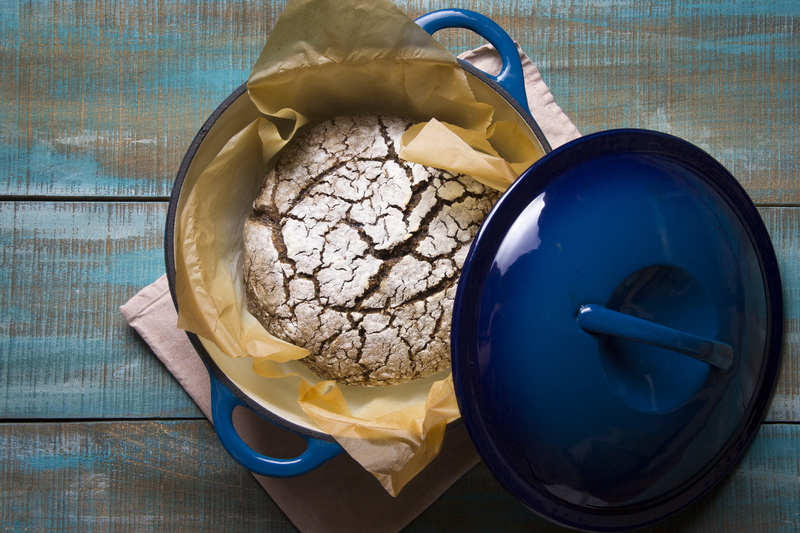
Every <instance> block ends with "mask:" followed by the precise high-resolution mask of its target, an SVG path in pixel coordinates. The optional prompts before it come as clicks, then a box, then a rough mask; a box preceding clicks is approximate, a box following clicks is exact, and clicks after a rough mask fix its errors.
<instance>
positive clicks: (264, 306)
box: [244, 115, 500, 386]
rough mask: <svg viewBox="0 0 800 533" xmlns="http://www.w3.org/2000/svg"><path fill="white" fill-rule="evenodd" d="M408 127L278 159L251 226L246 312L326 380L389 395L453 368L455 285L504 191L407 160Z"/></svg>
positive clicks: (372, 129)
mask: <svg viewBox="0 0 800 533" xmlns="http://www.w3.org/2000/svg"><path fill="white" fill-rule="evenodd" d="M412 124H413V122H411V121H408V120H405V119H402V118H398V117H393V116H382V115H381V116H376V115H363V116H358V117H337V118H335V119H333V120H331V121H328V122H324V123H322V124H319V125H317V126H315V127H314V128H312V129H310V130H309V131H308V132H307V133H306V134H304V135H302V136H301V137H299V138H298V139H296V140H294V141H293V142H292V143H290V144H289V145H288V146H287V147H286V149H285V150H284V151H283V152H282V153H281V155H280V157H279V158H278V160H277V162H276V164H275V166H274V167H273V168H272V169H271V170H270V171H269V172H268V173H267V175H266V177H265V179H264V183H263V185H262V187H261V190H260V191H259V193H258V197H257V198H256V200H255V202H254V204H253V211H252V213H251V214H250V215H249V216H248V218H247V220H246V221H245V227H244V280H245V286H246V289H247V290H246V295H247V307H248V310H249V311H250V313H251V314H253V316H255V317H256V318H257V319H258V320H259V322H261V323H262V324H263V325H264V327H265V328H266V330H267V331H269V332H270V334H272V335H274V336H275V337H277V338H280V339H283V340H285V341H288V342H291V343H293V344H296V345H297V346H300V347H303V348H305V349H307V350H308V351H309V355H308V356H307V357H305V358H304V359H302V361H303V362H304V363H305V364H306V365H307V366H308V367H309V368H310V369H311V370H312V372H314V373H315V374H317V375H318V376H319V377H321V378H323V379H331V380H334V381H337V382H339V383H342V384H348V385H371V386H379V385H393V384H397V383H404V382H407V381H411V380H413V379H418V378H422V377H425V376H428V375H430V374H432V373H435V372H438V371H440V370H445V369H447V368H449V366H450V348H449V346H450V345H449V338H450V321H451V316H452V310H453V299H454V298H455V293H456V287H457V284H458V275H459V272H460V270H461V267H462V265H463V263H464V259H465V258H466V254H467V252H468V250H469V246H470V244H471V242H472V238H473V237H474V236H475V233H476V232H477V230H478V228H479V227H480V225H481V222H482V221H483V219H484V218H485V217H486V215H487V214H488V212H489V210H490V209H491V207H492V205H493V204H494V202H495V201H496V200H497V198H498V197H499V194H500V193H499V192H497V191H494V190H492V189H489V188H488V187H485V186H484V185H482V184H481V183H479V182H477V181H475V180H474V179H472V178H470V177H469V176H465V175H457V176H454V175H452V174H450V173H448V172H445V171H442V170H438V169H434V168H431V167H426V166H423V165H419V164H416V163H410V162H408V161H404V160H402V159H400V158H399V157H398V156H397V151H396V148H395V147H397V146H399V140H400V136H401V135H402V134H403V133H404V132H405V130H406V129H407V128H408V127H409V126H411V125H412Z"/></svg>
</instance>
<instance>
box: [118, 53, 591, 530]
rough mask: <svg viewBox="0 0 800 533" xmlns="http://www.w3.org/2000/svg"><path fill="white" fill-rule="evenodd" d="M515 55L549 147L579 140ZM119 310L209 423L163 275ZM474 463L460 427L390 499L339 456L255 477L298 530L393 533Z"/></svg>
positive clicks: (202, 376) (483, 63) (271, 442)
mask: <svg viewBox="0 0 800 533" xmlns="http://www.w3.org/2000/svg"><path fill="white" fill-rule="evenodd" d="M519 51H520V57H521V59H522V66H523V72H524V73H525V79H526V91H527V96H528V105H529V107H530V109H531V113H532V115H533V117H534V119H535V120H536V122H537V123H538V124H539V127H540V128H541V129H542V132H543V133H544V135H545V137H546V138H547V140H548V141H549V142H550V145H551V146H552V147H553V148H554V149H555V148H556V147H558V146H560V145H562V144H564V143H565V142H567V141H570V140H572V139H574V138H577V137H579V136H580V133H578V130H577V129H576V128H575V126H574V125H573V124H572V122H571V121H570V120H569V118H568V117H567V116H566V115H565V114H564V112H563V111H562V110H561V108H560V107H559V106H558V104H556V102H555V100H554V99H553V96H552V94H550V90H549V89H548V88H547V85H545V83H544V81H543V80H542V77H541V75H540V74H539V70H538V69H537V68H536V66H535V65H534V64H533V63H531V61H530V59H528V57H527V56H526V55H525V54H524V53H523V52H522V50H521V49H520V50H519ZM460 58H461V59H464V60H465V61H468V62H469V63H472V64H473V65H475V66H476V67H477V68H479V69H481V70H483V71H484V72H488V73H490V74H496V73H497V72H499V70H500V59H499V56H498V55H497V53H496V52H495V51H494V49H493V48H492V47H491V45H486V46H483V47H481V48H478V49H476V50H472V51H470V52H466V53H464V54H462V55H461V56H460ZM120 311H121V312H122V314H123V315H124V316H125V319H126V320H127V321H128V323H129V324H130V325H131V326H132V327H133V328H134V329H135V330H136V331H137V332H138V333H139V335H140V336H141V337H142V338H143V339H144V340H145V342H147V344H148V345H149V346H150V347H151V348H152V350H153V352H154V353H155V354H156V356H157V357H158V358H159V359H160V360H161V361H162V362H163V363H164V365H165V366H166V367H167V370H169V371H170V372H171V373H172V375H174V376H175V378H176V379H177V380H178V382H179V383H180V384H181V386H182V387H183V388H184V389H186V392H188V393H189V395H190V396H191V397H192V399H193V400H194V401H195V402H196V403H197V405H198V406H199V407H200V409H201V410H202V411H203V414H205V415H206V417H208V419H209V420H211V398H210V395H211V393H210V383H209V378H208V373H207V372H206V368H205V366H204V365H203V362H202V360H201V359H200V356H199V355H198V354H197V352H195V351H194V348H193V347H192V345H191V343H190V342H189V339H188V338H187V337H186V334H185V333H184V332H183V331H182V330H179V329H177V328H176V326H175V324H176V322H177V313H176V312H175V308H174V306H173V304H172V298H171V296H170V294H169V288H168V286H167V278H166V276H162V277H160V278H159V279H158V280H157V281H155V282H154V283H153V284H151V285H148V286H147V287H145V288H144V289H142V290H141V291H140V292H139V293H138V294H136V296H134V297H133V298H131V299H130V300H129V301H128V302H127V303H126V304H125V305H123V306H122V307H120ZM212 422H213V421H212ZM234 425H235V427H236V428H237V431H238V432H239V435H240V436H241V437H242V439H244V441H245V442H247V443H248V444H249V445H250V446H251V447H252V448H253V449H254V450H256V451H257V452H260V453H264V454H266V455H272V456H275V457H293V456H296V455H299V454H300V453H302V451H303V450H304V448H305V442H304V441H303V440H302V439H301V438H300V437H298V436H297V435H294V434H293V433H290V432H288V431H286V430H284V429H281V428H278V427H276V426H274V425H273V424H271V423H270V422H267V421H266V420H264V419H262V418H261V417H260V416H258V415H256V414H255V413H253V412H251V411H249V410H247V409H238V408H237V409H236V410H235V411H234ZM479 460H480V458H479V457H478V454H477V452H476V451H475V448H474V447H473V446H472V443H471V442H470V440H469V437H468V435H467V433H466V431H465V429H464V426H463V425H462V426H459V427H457V428H454V429H452V430H450V431H449V432H448V434H447V436H446V438H445V441H444V445H443V447H442V451H441V453H440V454H439V456H438V457H437V458H436V459H434V460H433V462H431V463H430V464H429V465H428V466H427V467H426V468H425V469H424V470H423V471H422V472H421V473H420V474H419V475H417V476H416V477H415V478H414V479H413V480H412V481H411V482H410V483H409V484H408V485H406V487H405V488H404V489H403V490H402V491H401V492H400V494H399V495H398V496H397V497H392V496H390V495H389V494H388V493H387V492H386V490H385V489H384V488H383V486H381V484H380V483H379V482H378V481H377V479H375V477H373V476H372V475H371V474H370V473H368V472H367V471H366V470H364V469H363V468H362V467H361V466H360V465H359V464H358V463H356V462H355V461H354V460H353V459H351V458H350V457H349V456H348V455H347V454H344V453H343V454H341V455H339V456H338V457H336V458H334V459H332V460H331V461H329V462H328V463H326V464H325V465H323V466H321V467H320V468H318V469H316V470H314V471H313V472H310V473H308V474H305V475H303V476H299V477H296V478H288V479H278V478H268V477H264V476H258V475H256V476H255V477H256V479H257V480H258V482H259V483H260V484H261V485H262V486H263V487H264V489H266V491H267V492H268V493H269V495H270V497H272V499H273V500H274V501H275V503H277V504H278V506H279V507H280V508H281V509H282V510H283V512H284V513H286V516H287V517H288V518H289V519H290V520H291V521H292V522H293V523H294V525H295V526H297V528H298V529H300V530H301V531H303V532H305V533H317V532H323V531H324V532H331V533H336V532H342V533H344V532H348V533H358V532H365V533H366V532H370V533H381V532H386V533H394V532H397V531H400V530H401V529H403V528H404V527H405V526H406V525H408V524H409V523H410V522H411V521H412V520H413V519H414V518H416V517H417V516H418V515H419V514H420V513H421V512H422V511H424V510H425V509H426V508H427V507H428V506H430V505H431V504H432V503H433V502H434V501H436V499H437V498H439V496H441V495H442V494H443V493H444V492H445V491H446V490H447V489H448V488H449V487H450V486H451V485H452V484H453V483H454V482H455V481H456V480H458V479H459V478H460V477H461V476H462V475H464V474H465V473H466V472H467V471H468V470H469V469H470V468H472V467H473V466H475V465H476V464H477V463H478V461H479Z"/></svg>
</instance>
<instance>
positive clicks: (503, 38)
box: [414, 9, 531, 115]
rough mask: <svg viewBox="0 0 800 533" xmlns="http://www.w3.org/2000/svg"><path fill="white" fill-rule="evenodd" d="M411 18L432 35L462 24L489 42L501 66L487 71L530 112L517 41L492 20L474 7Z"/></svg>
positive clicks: (445, 10) (462, 26)
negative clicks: (474, 9)
mask: <svg viewBox="0 0 800 533" xmlns="http://www.w3.org/2000/svg"><path fill="white" fill-rule="evenodd" d="M414 22H416V23H417V24H418V25H419V26H420V27H421V28H422V29H423V30H425V31H426V32H428V33H429V34H431V35H433V34H434V33H436V32H437V31H439V30H441V29H444V28H465V29H468V30H472V31H474V32H475V33H477V34H478V35H480V36H481V37H483V38H484V39H486V40H487V41H489V42H490V43H492V46H494V47H495V48H496V49H497V52H498V53H499V54H500V59H501V60H502V61H503V68H502V69H501V70H500V74H498V75H497V76H492V75H490V74H486V75H487V76H489V78H491V79H493V80H494V81H496V82H497V84H498V85H500V87H502V88H503V89H504V90H505V91H506V92H507V93H508V94H509V95H510V96H511V97H512V98H513V99H514V100H516V101H517V103H518V104H519V105H520V106H522V108H523V109H524V110H525V112H526V113H528V114H529V115H530V114H531V110H530V108H529V107H528V97H527V94H526V93H525V76H524V75H523V73H522V61H521V60H520V57H519V52H518V51H517V45H516V44H515V43H514V40H513V39H512V38H511V37H510V36H509V35H508V34H507V33H506V32H505V31H504V30H503V28H501V27H500V26H499V25H498V24H497V23H496V22H495V21H493V20H492V19H490V18H488V17H486V16H484V15H481V14H480V13H475V12H474V11H467V10H465V9H442V10H439V11H433V12H431V13H428V14H427V15H422V16H421V17H419V18H418V19H416V20H415V21H414Z"/></svg>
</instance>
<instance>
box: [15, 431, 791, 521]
mask: <svg viewBox="0 0 800 533" xmlns="http://www.w3.org/2000/svg"><path fill="white" fill-rule="evenodd" d="M798 444H800V426H797V425H785V424H779V425H773V424H771V425H765V426H763V427H762V429H761V430H760V432H759V434H758V436H757V437H756V440H755V441H754V442H753V444H752V446H751V447H750V448H749V449H748V450H747V452H746V453H745V455H744V457H743V459H742V461H741V462H740V463H738V464H737V466H736V467H734V469H733V471H732V472H731V473H730V474H729V475H728V476H726V477H725V478H723V480H722V481H721V482H720V483H719V484H718V485H717V486H716V487H714V488H713V489H712V490H711V491H710V492H709V493H708V494H707V495H705V496H704V497H703V498H702V499H701V500H699V501H698V502H697V503H695V504H693V505H692V506H690V507H689V508H687V509H686V510H684V511H683V512H681V513H680V514H678V515H676V516H674V517H672V518H669V519H667V520H666V521H665V522H662V523H660V524H657V525H655V526H653V527H650V528H646V529H643V530H641V531H642V532H643V533H662V532H663V533H666V532H674V531H681V532H687V533H695V532H696V533H738V532H741V533H751V532H753V531H769V532H770V533H789V532H796V531H798V528H800V484H798V483H797V479H798V476H800V470H799V469H798V465H800V451H799V450H800V446H799V445H798ZM0 483H2V485H1V486H2V489H0V494H2V496H3V497H2V498H0V524H3V526H4V530H5V531H12V532H16V531H59V532H71V531H80V532H87V533H91V532H96V531H109V530H113V531H187V532H188V531H190V532H197V531H210V532H219V531H226V532H231V533H233V532H238V531H243V532H244V531H271V532H277V533H280V532H289V531H292V532H293V531H297V530H296V529H295V528H294V526H293V525H292V524H291V523H290V522H289V520H288V519H287V518H286V516H285V515H283V513H281V512H280V510H279V509H278V508H277V507H276V506H275V504H274V503H273V502H272V501H271V500H270V498H269V496H267V494H266V493H265V492H264V491H263V490H262V489H261V488H260V487H259V486H258V485H257V483H256V482H255V480H254V479H253V478H252V477H251V476H250V474H248V473H247V472H246V471H245V470H244V469H242V468H241V467H239V466H238V465H236V464H235V463H234V462H233V460H232V459H230V457H229V456H228V455H227V454H226V453H225V452H224V450H222V448H221V446H220V445H219V443H218V441H217V440H216V436H215V434H214V432H213V429H212V428H211V426H210V424H208V423H207V422H205V421H160V422H159V421H142V422H100V423H98V422H93V423H49V424H20V423H15V424H0ZM368 504H369V503H368V502H365V505H368ZM308 512H311V513H313V512H314V511H313V509H309V510H308ZM405 531H408V532H418V533H425V532H434V531H436V532H441V531H465V532H473V531H474V532H486V531H502V532H506V533H512V532H528V531H537V532H548V533H556V532H558V533H565V532H566V531H567V530H565V529H563V528H560V527H557V526H554V525H552V524H550V523H548V522H545V521H544V520H543V519H541V518H539V517H538V516H536V515H534V514H531V513H530V512H528V511H527V510H526V509H525V508H524V507H523V506H522V505H521V504H519V502H517V501H516V500H515V499H514V498H513V497H512V496H510V495H509V494H508V493H507V492H505V490H504V489H503V488H502V487H500V486H499V485H498V483H497V481H495V479H494V478H493V477H492V476H491V473H490V472H489V471H488V469H487V468H486V467H485V466H484V465H483V464H482V463H481V464H479V465H478V466H476V467H475V468H473V469H472V470H471V471H469V472H468V473H467V474H466V475H465V476H464V477H463V478H461V479H460V480H459V481H457V482H456V483H455V484H454V485H453V486H452V487H451V488H450V489H449V490H448V491H447V492H446V493H445V494H444V495H443V496H442V497H441V498H439V499H438V500H437V501H436V502H435V503H434V504H433V505H432V506H431V507H430V508H429V509H427V510H426V511H425V512H423V513H422V515H421V516H419V517H418V518H417V519H416V520H414V521H413V522H412V523H411V524H410V525H409V526H408V527H407V528H406V529H405Z"/></svg>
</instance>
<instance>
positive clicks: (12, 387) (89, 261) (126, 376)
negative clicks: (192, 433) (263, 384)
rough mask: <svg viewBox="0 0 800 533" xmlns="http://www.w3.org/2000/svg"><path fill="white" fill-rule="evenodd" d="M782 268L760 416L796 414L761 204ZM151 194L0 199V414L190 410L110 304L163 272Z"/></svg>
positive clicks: (796, 305) (798, 295)
mask: <svg viewBox="0 0 800 533" xmlns="http://www.w3.org/2000/svg"><path fill="white" fill-rule="evenodd" d="M760 212H761V214H762V216H763V217H764V220H765V223H766V225H767V228H768V231H769V232H770V234H771V235H772V240H773V242H774V245H775V248H776V250H777V254H778V258H779V265H780V268H781V270H782V276H783V284H784V298H785V301H786V305H785V313H786V320H785V329H786V335H785V343H784V362H783V370H782V374H781V378H780V380H779V383H778V386H777V388H776V391H775V395H774V398H773V402H772V407H771V409H770V411H769V413H768V415H767V420H772V421H798V420H800V335H798V330H799V327H800V326H799V325H800V271H798V269H800V234H798V232H797V231H796V228H798V227H800V208H762V209H761V211H760ZM165 218H166V205H165V204H163V203H94V202H76V203H49V202H8V203H0V243H2V261H0V308H2V309H3V314H2V317H0V380H1V381H2V392H0V417H2V418H69V417H82V418H85V417H89V418H95V417H150V416H168V417H174V416H198V415H199V413H198V411H197V409H196V408H195V406H194V404H193V403H192V402H191V401H190V400H189V399H188V398H187V396H186V395H185V394H184V392H183V390H182V389H181V388H180V387H179V386H178V385H177V384H176V383H175V382H174V380H173V379H172V378H171V377H170V376H169V374H168V373H167V372H166V370H164V368H163V367H162V366H161V364H160V363H159V362H158V361H157V360H156V358H155V356H154V355H152V353H151V352H150V350H149V348H148V347H147V346H146V345H145V344H144V343H143V342H142V341H141V339H140V338H139V337H138V336H137V335H136V334H135V333H133V331H132V330H131V329H130V328H129V327H128V326H127V324H126V323H125V320H124V319H123V318H122V316H121V315H120V314H119V312H118V311H117V307H118V306H119V305H121V304H122V303H124V302H126V301H127V300H128V299H129V298H130V297H131V296H133V295H134V294H135V293H136V292H137V291H138V290H139V289H140V288H141V287H143V286H145V285H147V284H149V283H151V282H152V281H154V280H155V279H156V278H158V277H159V276H160V275H161V274H162V273H163V272H164V264H163V250H162V246H163V240H162V239H163V237H162V233H163V224H164V221H165Z"/></svg>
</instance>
